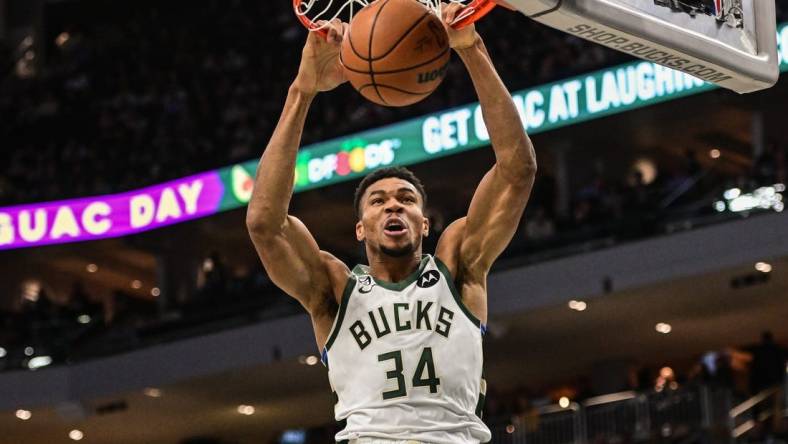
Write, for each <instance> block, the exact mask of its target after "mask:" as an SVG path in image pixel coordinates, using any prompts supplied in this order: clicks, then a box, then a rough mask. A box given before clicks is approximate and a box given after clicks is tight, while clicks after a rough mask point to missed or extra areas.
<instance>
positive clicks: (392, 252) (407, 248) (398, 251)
mask: <svg viewBox="0 0 788 444" xmlns="http://www.w3.org/2000/svg"><path fill="white" fill-rule="evenodd" d="M414 251H416V246H415V245H414V244H413V242H408V243H407V244H406V245H403V246H402V247H399V248H388V247H385V246H383V245H381V246H380V252H381V253H383V254H385V255H386V256H389V257H405V256H408V255H410V254H413V252H414Z"/></svg>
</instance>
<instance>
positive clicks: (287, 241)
mask: <svg viewBox="0 0 788 444" xmlns="http://www.w3.org/2000/svg"><path fill="white" fill-rule="evenodd" d="M250 235H251V237H252V242H253V243H254V246H255V249H256V250H257V254H258V255H259V256H260V260H261V261H262V262H263V266H264V267H265V270H266V272H267V273H268V276H269V277H270V278H271V281H273V283H274V284H276V285H277V286H278V287H279V288H281V289H282V290H284V292H285V293H287V294H289V295H290V296H292V297H293V298H295V299H296V300H298V302H300V303H301V305H303V306H304V308H306V309H307V311H308V312H309V313H310V314H315V313H316V312H317V311H320V310H322V307H325V300H326V298H330V297H331V296H333V295H334V293H335V292H334V287H335V286H336V285H338V284H335V283H334V282H335V281H336V282H338V281H339V280H338V279H333V280H332V278H331V274H332V273H335V274H337V267H338V266H339V265H340V264H341V266H342V267H344V268H345V269H347V267H346V266H344V264H342V263H341V262H340V261H339V260H338V259H336V258H334V257H333V256H331V255H330V254H328V253H325V252H321V251H320V249H319V248H318V246H317V242H316V241H315V239H314V238H313V237H312V234H311V233H310V232H309V230H308V229H307V228H306V226H305V225H304V224H303V222H301V221H300V220H298V218H296V217H294V216H287V220H286V221H285V223H284V224H283V226H282V228H281V229H280V230H276V231H274V232H270V231H268V232H266V231H253V230H250ZM337 262H338V263H339V264H337ZM340 271H341V270H340ZM340 274H341V273H340ZM347 274H349V270H348V271H347V272H346V273H345V276H347Z"/></svg>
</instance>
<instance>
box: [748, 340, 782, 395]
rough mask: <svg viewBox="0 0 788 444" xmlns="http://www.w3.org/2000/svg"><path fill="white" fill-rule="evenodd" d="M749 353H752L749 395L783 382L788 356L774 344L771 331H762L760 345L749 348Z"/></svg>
mask: <svg viewBox="0 0 788 444" xmlns="http://www.w3.org/2000/svg"><path fill="white" fill-rule="evenodd" d="M749 351H750V352H751V353H752V365H751V368H750V393H751V394H753V395H755V394H757V393H759V392H761V391H762V390H765V389H767V388H769V387H773V386H775V385H777V384H780V383H782V382H784V381H785V377H786V357H787V356H788V354H786V350H785V348H783V347H781V346H780V345H778V344H776V343H775V342H774V336H773V334H772V332H771V331H764V332H763V334H762V335H761V343H760V344H758V345H756V346H754V347H751V348H749Z"/></svg>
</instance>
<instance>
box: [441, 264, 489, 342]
mask: <svg viewBox="0 0 788 444" xmlns="http://www.w3.org/2000/svg"><path fill="white" fill-rule="evenodd" d="M435 264H436V265H437V266H438V270H440V272H441V273H442V274H443V277H444V278H445V279H446V282H447V283H448V284H449V290H451V294H452V296H454V300H455V301H456V302H457V305H459V306H460V309H461V310H462V312H463V313H465V316H467V317H468V319H470V320H471V322H473V325H475V326H477V327H479V329H481V328H482V321H480V320H479V319H477V318H476V316H474V315H473V313H471V311H470V310H468V307H466V306H465V304H464V303H463V302H462V296H460V292H459V291H457V287H456V286H455V285H454V278H453V277H452V275H451V273H450V272H449V268H448V267H447V266H446V264H444V263H443V261H441V260H440V259H438V257H437V256H435Z"/></svg>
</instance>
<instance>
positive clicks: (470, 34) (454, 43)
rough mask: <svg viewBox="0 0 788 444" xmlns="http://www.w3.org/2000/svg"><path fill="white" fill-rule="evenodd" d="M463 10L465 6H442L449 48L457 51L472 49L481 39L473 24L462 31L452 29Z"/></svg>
mask: <svg viewBox="0 0 788 444" xmlns="http://www.w3.org/2000/svg"><path fill="white" fill-rule="evenodd" d="M462 8H463V6H462V5H461V4H459V3H450V4H448V5H447V4H446V3H444V4H443V5H441V16H442V17H441V19H443V27H444V28H446V33H447V34H448V35H449V46H451V47H452V48H453V49H455V50H458V49H466V48H470V47H471V46H473V45H474V44H475V43H476V39H478V38H479V34H478V33H476V26H474V24H473V23H471V24H470V25H467V26H466V27H464V28H462V29H454V28H452V27H451V24H452V23H453V22H454V20H455V19H456V18H457V15H458V14H459V13H460V11H461V10H462Z"/></svg>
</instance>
